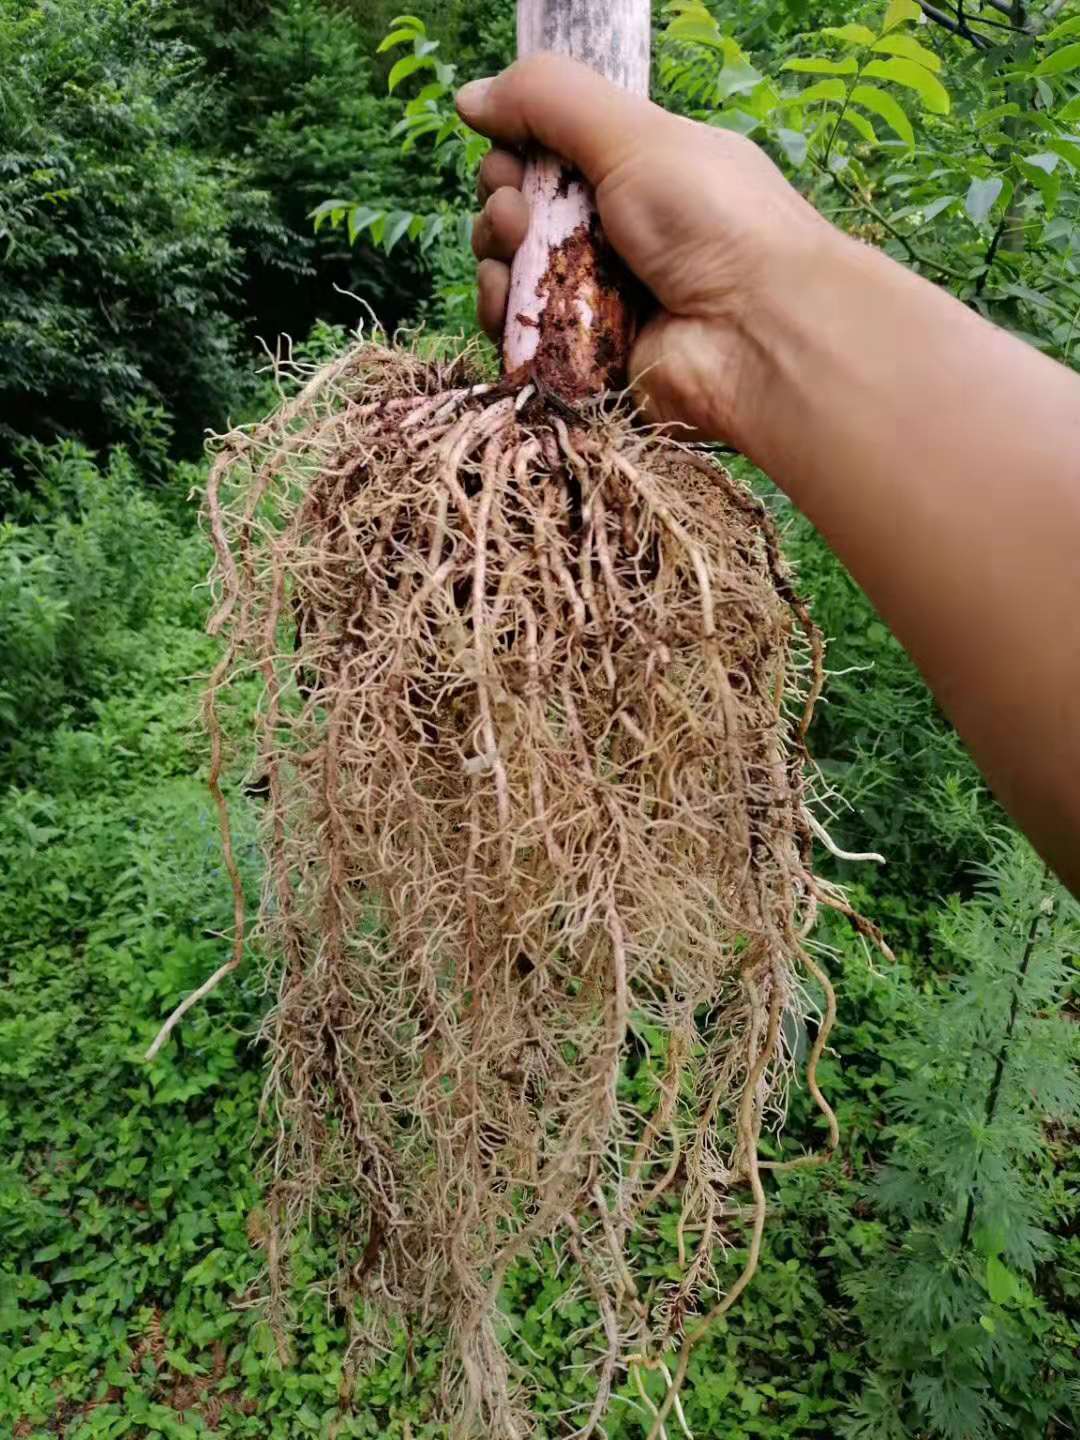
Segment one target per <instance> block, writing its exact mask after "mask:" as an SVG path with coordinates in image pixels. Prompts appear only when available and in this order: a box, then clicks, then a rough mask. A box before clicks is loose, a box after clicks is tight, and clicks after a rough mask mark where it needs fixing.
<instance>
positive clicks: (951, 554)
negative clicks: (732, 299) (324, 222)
mask: <svg viewBox="0 0 1080 1440" xmlns="http://www.w3.org/2000/svg"><path fill="white" fill-rule="evenodd" d="M755 325H756V329H755V333H754V334H753V335H752V336H750V337H749V341H748V343H749V346H750V349H751V353H752V360H751V362H750V363H749V364H748V367H747V372H746V373H747V375H748V376H750V377H752V384H753V388H754V390H755V392H756V394H755V397H754V398H748V399H747V402H746V410H747V413H748V414H749V416H750V417H751V421H750V424H749V426H748V428H747V432H746V434H745V435H743V436H740V439H741V441H742V443H743V445H744V448H746V449H747V451H748V453H749V454H750V455H751V457H752V458H753V459H754V460H755V462H756V463H757V464H759V465H760V466H761V467H762V468H763V469H764V470H765V471H766V472H767V473H768V474H770V475H771V476H772V477H773V478H774V479H775V480H776V482H777V483H778V484H779V485H781V486H782V488H784V489H785V490H786V491H787V492H788V493H789V494H790V496H791V497H792V499H793V500H794V501H795V503H796V504H798V505H799V506H800V508H801V509H803V510H804V511H805V512H806V513H807V514H808V515H809V517H810V518H811V519H812V520H813V521H814V522H815V524H816V525H817V526H818V527H819V528H820V529H821V531H822V532H823V534H824V535H825V536H826V538H827V539H828V540H829V542H830V543H831V545H832V546H833V548H834V549H835V550H836V551H837V552H838V554H839V555H840V556H841V558H842V559H843V560H844V561H845V563H846V564H847V565H848V566H849V568H850V569H851V571H852V573H853V574H854V575H855V577H856V578H857V579H858V580H859V582H860V583H861V584H862V585H863V586H864V588H865V589H866V590H867V592H868V593H869V595H870V597H871V599H872V600H873V601H874V602H875V604H876V605H877V606H878V608H879V609H880V611H881V613H882V615H883V616H884V618H885V619H886V620H887V621H888V622H889V624H890V625H891V626H892V627H893V628H894V630H895V631H896V633H897V635H898V636H899V637H900V639H901V640H902V641H903V643H904V644H905V645H906V646H907V648H908V649H909V651H910V653H911V654H912V656H913V657H914V659H915V660H916V662H917V663H918V665H919V666H920V668H921V669H922V670H923V673H924V674H925V676H926V678H927V680H928V681H929V683H930V684H931V686H932V687H933V689H934V691H935V692H936V694H937V696H938V698H939V700H940V701H941V703H942V705H943V707H944V708H945V709H946V711H947V712H948V713H949V714H950V716H951V717H952V719H953V721H954V723H955V724H956V726H957V728H958V729H959V731H960V732H961V734H962V735H963V736H964V738H965V739H966V741H967V742H968V744H969V745H970V747H971V749H972V751H973V753H974V754H975V756H976V758H977V759H978V760H979V762H980V764H981V765H982V767H983V769H984V771H985V772H986V774H987V776H988V778H989V780H990V782H991V784H992V785H993V786H994V788H995V790H996V792H997V794H998V795H999V797H1000V798H1001V800H1002V802H1003V803H1004V804H1005V805H1006V806H1008V807H1009V808H1010V809H1011V810H1012V812H1013V813H1014V814H1015V816H1016V818H1017V820H1018V821H1019V822H1020V823H1021V824H1022V825H1023V826H1025V827H1026V828H1027V829H1028V831H1029V833H1030V834H1031V835H1032V837H1033V839H1034V840H1035V841H1036V843H1038V844H1040V845H1041V847H1042V849H1043V851H1044V853H1045V854H1046V855H1047V857H1048V858H1049V859H1050V860H1051V861H1052V862H1053V863H1054V864H1055V865H1056V866H1057V867H1058V868H1059V869H1060V870H1061V871H1062V873H1063V874H1064V876H1065V878H1066V879H1067V880H1069V881H1070V883H1072V884H1073V885H1074V886H1076V887H1080V766H1078V764H1077V759H1078V754H1077V741H1078V737H1080V614H1078V611H1080V378H1078V377H1077V376H1076V375H1074V374H1073V373H1072V372H1071V371H1069V370H1067V369H1065V368H1064V367H1062V366H1059V365H1055V364H1054V363H1053V362H1051V361H1049V360H1046V359H1045V358H1044V357H1042V356H1040V355H1038V354H1037V353H1036V352H1035V351H1033V350H1031V349H1030V348H1029V347H1028V346H1026V345H1024V344H1023V343H1022V342H1020V341H1018V340H1016V339H1014V338H1013V337H1011V336H1009V335H1007V334H1005V333H1004V332H1003V331H1000V330H997V329H995V328H994V327H992V326H990V325H988V324H986V323H985V322H983V321H982V320H981V319H980V318H979V317H978V316H976V315H974V314H973V313H972V312H971V311H969V310H967V309H966V308H965V307H964V306H962V305H960V304H959V303H958V302H956V301H954V300H952V299H951V298H950V297H948V296H947V295H945V294H943V293H942V292H940V291H938V290H936V289H935V288H934V287H933V286H931V285H929V284H928V283H926V282H924V281H921V280H919V279H918V278H917V277H915V276H913V275H911V274H910V273H909V272H907V271H905V270H904V269H903V268H902V267H901V266H899V265H895V264H893V263H892V262H890V261H888V260H887V259H885V258H884V257H882V256H880V255H878V254H877V253H875V252H873V251H870V250H869V249H867V248H866V247H864V246H859V245H856V244H855V243H854V242H852V241H848V240H846V239H843V238H839V237H838V238H836V239H833V238H832V237H830V238H829V239H828V240H827V241H825V240H823V241H822V249H821V251H820V252H818V253H816V254H814V255H812V256H811V255H806V256H802V257H798V258H796V259H794V261H793V262H792V263H790V264H789V265H787V266H786V267H785V269H784V271H782V272H781V273H780V274H779V275H778V283H777V286H776V289H775V291H774V293H773V294H772V296H771V298H770V299H768V300H767V301H766V303H765V305H764V306H763V307H762V311H761V314H760V315H759V316H758V317H757V320H756V321H755Z"/></svg>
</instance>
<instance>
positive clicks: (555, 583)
mask: <svg viewBox="0 0 1080 1440" xmlns="http://www.w3.org/2000/svg"><path fill="white" fill-rule="evenodd" d="M302 378H303V380H304V382H305V383H303V384H302V386H301V387H300V388H298V390H297V391H296V393H295V395H294V398H292V399H291V400H290V401H289V402H288V403H287V404H286V405H285V406H284V407H283V408H282V409H281V410H280V411H279V412H278V414H277V415H276V416H275V417H274V418H273V419H272V420H270V421H268V422H266V423H265V424H264V425H261V426H257V427H253V428H247V429H242V430H240V431H237V432H234V433H233V434H232V435H230V436H228V437H225V438H224V439H223V440H222V441H221V442H220V443H219V454H218V458H217V461H216V464H215V466H214V470H213V474H212V478H211V483H210V489H209V513H210V520H211V527H212V532H213V537H214V541H215V546H216V551H217V562H218V563H217V584H218V594H217V601H218V606H217V611H216V615H215V618H214V621H213V628H214V629H215V631H217V632H219V633H222V634H223V635H224V636H225V637H226V640H227V648H226V652H225V654H224V656H223V659H222V661H221V664H220V665H219V667H218V670H217V672H216V673H215V676H214V678H213V682H212V685H211V688H210V693H209V698H208V715H209V723H210V729H211V734H212V738H213V741H214V747H215V765H214V785H215V788H217V787H219V782H220V774H221V765H222V760H221V756H222V745H223V741H222V726H221V720H220V716H221V711H222V701H223V696H224V694H225V693H226V692H227V691H228V690H229V687H230V686H232V685H233V684H234V683H235V682H238V681H243V680H244V679H245V677H249V676H251V675H252V673H255V674H256V675H258V676H261V684H260V687H259V694H260V699H259V702H258V704H257V705H256V706H255V707H254V713H253V715H252V717H251V718H252V721H253V726H252V733H253V736H254V747H253V750H252V752H251V754H250V756H249V758H250V762H251V765H252V767H253V768H252V772H251V773H252V774H258V775H260V776H263V777H265V789H266V790H267V792H268V803H267V811H266V819H265V849H266V855H267V861H268V863H267V870H266V892H265V896H264V901H263V905H262V908H261V918H260V927H259V928H260V933H261V939H262V945H263V947H264V949H265V951H266V953H267V954H268V955H269V956H270V957H271V960H270V963H271V966H272V974H273V985H274V988H275V991H276V995H277V1000H276V1005H275V1006H274V1008H273V1010H272V1013H271V1015H270V1017H269V1020H268V1022H267V1031H266V1033H267V1036H268V1039H269V1043H270V1048H271V1055H272V1070H271V1076H270V1082H269V1099H270V1101H271V1104H272V1108H273V1113H274V1115H275V1118H276V1122H277V1123H276V1129H277V1144H276V1149H275V1152H274V1154H273V1157H272V1173H271V1177H270V1197H269V1204H268V1215H269V1220H270V1224H271V1226H272V1227H273V1231H274V1233H273V1237H272V1242H271V1243H270V1244H269V1246H268V1251H269V1254H270V1257H271V1272H272V1273H271V1281H272V1287H271V1288H272V1297H271V1304H272V1307H273V1312H274V1314H275V1315H276V1316H277V1318H279V1319H280V1318H282V1315H283V1307H284V1296H285V1295H287V1293H288V1282H287V1276H286V1274H285V1272H284V1265H283V1261H282V1258H281V1257H284V1256H285V1255H286V1254H287V1252H288V1242H289V1238H290V1235H291V1234H292V1233H293V1230H294V1228H295V1226H296V1225H297V1223H298V1222H299V1221H301V1220H302V1219H305V1218H306V1217H307V1216H308V1215H309V1214H310V1213H311V1212H312V1211H313V1210H319V1209H329V1210H331V1211H332V1212H333V1213H334V1215H335V1216H336V1217H337V1224H338V1225H339V1226H340V1227H343V1228H341V1229H340V1234H341V1237H342V1239H341V1246H340V1253H341V1266H340V1270H339V1273H338V1274H337V1275H336V1276H335V1277H333V1278H334V1285H335V1290H336V1293H337V1295H338V1296H339V1297H340V1298H344V1299H345V1300H346V1301H347V1302H348V1306H349V1309H350V1311H351V1312H352V1313H353V1314H355V1315H356V1316H358V1317H360V1318H359V1322H358V1323H359V1324H360V1326H361V1329H362V1330H363V1331H364V1332H365V1333H366V1334H367V1335H368V1336H369V1337H376V1336H377V1335H378V1333H379V1331H380V1328H381V1327H392V1326H393V1325H394V1324H395V1323H399V1322H401V1321H402V1320H407V1321H408V1322H409V1323H410V1324H419V1325H428V1326H431V1327H434V1328H440V1329H442V1330H445V1331H448V1333H449V1335H450V1338H451V1344H450V1346H449V1347H448V1351H447V1354H448V1357H449V1358H448V1360H447V1365H446V1374H445V1381H444V1389H443V1397H442V1402H441V1403H442V1411H441V1413H443V1414H444V1415H445V1416H446V1417H447V1418H450V1417H453V1419H454V1423H455V1424H456V1425H457V1426H458V1427H459V1428H460V1430H461V1432H462V1433H469V1434H471V1433H478V1434H484V1435H490V1436H497V1437H499V1440H507V1437H513V1436H523V1435H525V1434H527V1433H529V1430H530V1420H529V1418H528V1416H529V1404H528V1400H529V1396H528V1389H529V1387H528V1378H527V1375H525V1374H523V1373H522V1372H521V1371H520V1370H519V1369H518V1368H517V1367H515V1365H514V1364H513V1363H512V1362H511V1360H510V1358H509V1357H508V1354H507V1351H506V1349H505V1347H504V1344H503V1339H504V1338H505V1336H506V1333H507V1326H506V1325H505V1324H504V1323H503V1317H502V1314H501V1311H500V1305H499V1299H500V1291H501V1290H502V1289H503V1285H504V1280H505V1277H506V1276H507V1273H508V1271H509V1269H510V1267H511V1266H512V1265H513V1264H514V1263H515V1261H517V1260H519V1259H521V1258H523V1257H527V1256H528V1255H530V1254H532V1253H536V1252H538V1251H539V1249H540V1248H541V1247H550V1248H549V1249H547V1250H546V1251H545V1253H548V1254H549V1255H551V1254H553V1255H554V1256H555V1257H557V1260H556V1263H559V1264H563V1265H565V1266H567V1267H570V1272H568V1273H572V1274H573V1275H574V1277H575V1281H576V1285H577V1287H578V1289H579V1290H580V1293H581V1296H582V1297H583V1301H584V1303H585V1306H586V1309H587V1313H589V1314H590V1315H591V1316H592V1328H593V1329H594V1331H595V1336H594V1339H595V1340H596V1341H597V1342H598V1343H597V1344H596V1345H595V1347H594V1353H595V1354H596V1355H597V1357H598V1358H597V1363H596V1376H597V1382H596V1386H595V1402H594V1403H593V1404H592V1408H591V1413H590V1412H583V1413H582V1415H580V1416H579V1417H578V1419H577V1421H575V1423H576V1424H577V1425H578V1426H579V1428H578V1430H577V1432H576V1433H578V1434H579V1435H582V1436H584V1435H586V1434H589V1433H592V1430H593V1429H594V1428H595V1427H596V1426H597V1424H598V1423H599V1420H600V1418H601V1416H602V1415H603V1413H604V1410H605V1408H606V1405H607V1401H608V1399H609V1397H610V1393H611V1390H612V1387H613V1385H614V1384H615V1383H616V1382H617V1380H618V1379H619V1378H620V1376H621V1373H622V1371H623V1369H624V1367H627V1366H631V1365H641V1366H650V1365H651V1366H653V1368H656V1367H658V1366H659V1367H661V1368H662V1367H663V1365H666V1364H668V1363H669V1362H670V1364H671V1366H673V1367H674V1369H675V1372H676V1373H675V1375H674V1376H673V1377H672V1378H673V1380H674V1381H675V1382H676V1383H674V1384H672V1386H671V1387H670V1388H669V1390H668V1393H667V1399H666V1400H665V1402H664V1404H663V1406H662V1407H660V1410H659V1412H657V1410H656V1407H655V1406H652V1402H649V1404H650V1406H651V1408H652V1409H653V1412H654V1416H655V1419H654V1434H657V1435H659V1434H660V1433H661V1431H662V1427H663V1424H664V1420H665V1417H666V1416H667V1414H668V1412H670V1411H671V1409H672V1407H674V1408H675V1410H676V1411H677V1412H678V1414H679V1417H680V1418H681V1411H680V1410H679V1404H678V1400H677V1382H678V1381H679V1380H680V1379H681V1374H680V1372H681V1373H682V1374H684V1373H685V1368H686V1360H687V1358H688V1356H689V1351H690V1348H691V1347H692V1344H693V1342H694V1340H695V1339H696V1338H697V1337H698V1335H699V1334H700V1333H702V1332H703V1329H704V1327H705V1325H706V1324H707V1323H708V1321H709V1319H710V1318H712V1317H714V1316H715V1315H716V1314H718V1313H719V1312H720V1311H721V1310H722V1309H723V1308H724V1307H726V1306H727V1305H728V1304H730V1303H731V1302H732V1301H733V1300H734V1298H735V1296H736V1295H737V1293H738V1291H739V1290H740V1289H741V1288H742V1287H743V1285H744V1283H745V1281H746V1279H747V1278H748V1276H747V1275H744V1276H743V1278H742V1279H741V1280H740V1281H739V1282H738V1283H737V1284H736V1285H735V1286H734V1287H729V1288H728V1290H727V1292H726V1294H721V1293H720V1292H719V1289H718V1283H717V1275H716V1271H715V1269H714V1262H715V1260H716V1258H717V1256H718V1254H719V1253H720V1252H721V1247H722V1245H723V1243H724V1240H725V1231H726V1232H727V1233H728V1234H729V1235H730V1234H731V1233H732V1232H731V1228H730V1227H731V1225H732V1216H733V1215H738V1216H740V1217H742V1218H744V1219H748V1221H749V1226H750V1232H749V1233H750V1243H751V1264H752V1263H753V1260H754V1259H755V1258H756V1254H757V1247H758V1245H759V1243H760V1236H761V1227H762V1224H763V1222H764V1210H765V1198H764V1191H763V1188H762V1179H761V1168H762V1165H761V1162H759V1160H758V1139H759V1135H760V1133H761V1130H762V1127H763V1125H767V1124H769V1123H771V1121H772V1118H773V1117H774V1116H778V1114H779V1109H780V1102H781V1098H782V1095H781V1092H782V1090H783V1085H784V1080H785V1076H786V1073H787V1071H788V1069H789V1068H790V1066H789V1057H788V1056H787V1054H786V1043H787V1042H786V1038H785V1037H788V1036H790V1034H791V1033H793V1029H792V1026H791V1024H790V1022H789V1021H788V1020H786V1018H785V1017H788V1016H790V1015H791V1014H792V1013H793V1012H796V1013H798V1012H802V1011H804V1010H805V1008H806V1002H805V996H804V993H803V992H804V985H805V982H806V980H807V979H808V977H814V978H815V979H816V981H817V982H818V985H819V987H820V988H819V993H822V994H824V995H825V996H826V1003H825V1006H824V1011H823V1014H822V1017H821V1023H820V1024H819V1025H818V1027H817V1044H816V1046H815V1048H814V1051H813V1053H812V1055H811V1074H810V1083H811V1088H812V1089H813V1091H814V1093H815V1096H816V1097H817V1098H818V1099H819V1100H820V1103H821V1104H822V1106H823V1108H824V1109H825V1111H826V1114H827V1115H828V1116H829V1121H830V1125H831V1126H833V1128H834V1122H833V1121H832V1118H831V1112H829V1111H828V1109H827V1106H826V1105H825V1102H824V1100H823V1099H821V1097H820V1091H819V1090H818V1089H817V1085H816V1079H815V1078H814V1069H815V1067H816V1061H817V1057H818V1055H819V1054H820V1052H821V1048H822V1047H823V1046H824V1044H825V1040H826V1036H827V1031H828V1026H829V1024H830V1023H831V1018H832V1009H833V1004H832V992H831V989H830V987H829V985H828V981H827V979H826V977H825V976H824V974H823V973H822V971H821V969H820V966H819V963H818V961H817V960H815V959H814V958H813V957H812V956H811V954H810V953H809V952H808V947H807V937H808V935H809V932H810V929H811V926H812V925H813V922H814V918H815V912H816V910H817V908H818V906H819V904H820V903H826V904H835V905H838V906H840V907H841V908H844V902H843V901H842V900H841V899H840V897H839V896H838V895H837V894H836V893H835V892H834V891H831V890H829V889H828V888H827V887H825V886H824V885H823V884H822V883H821V882H820V881H819V880H817V879H816V878H815V877H814V875H813V874H812V872H811V868H810V851H811V845H812V826H813V824H814V822H813V821H812V819H811V817H810V815H809V812H808V809H807V803H806V794H805V776H806V752H805V745H804V740H805V735H806V729H807V725H808V723H809V717H810V712H811V710H812V707H813V703H814V701H815V699H816V697H817V694H818V691H819V689H820V683H821V645H820V642H819V638H818V635H817V632H816V631H815V630H814V628H813V626H812V624H811V623H810V619H809V616H808V614H807V612H806V610H805V608H804V607H803V606H802V604H801V603H800V602H799V601H798V599H797V598H796V595H795V593H794V591H793V589H792V585H791V581H790V579H789V577H788V575H787V573H786V571H785V569H784V567H783V564H782V561H781V559H780V557H779V554H778V550H777V544H776V537H775V534H774V531H773V528H772V525H771V523H770V521H769V518H768V516H767V514H766V512H765V511H764V509H763V508H762V506H761V505H760V504H759V503H758V501H757V500H755V499H754V498H753V497H752V496H751V494H750V493H749V492H748V491H746V490H745V489H744V488H743V487H742V486H740V485H739V484H737V483H736V482H735V481H734V480H733V479H732V478H731V477H730V476H729V475H728V474H727V473H726V472H725V471H724V470H723V469H721V468H720V467H719V466H717V465H716V464H715V463H714V462H713V461H711V460H710V459H708V458H706V457H705V456H704V455H703V454H701V453H697V452H695V451H694V450H693V449H691V448H689V447H687V446H682V445H679V444H676V443H675V442H674V441H673V440H671V439H670V438H665V437H663V436H660V435H657V434H655V433H649V432H646V431H642V430H641V429H639V428H635V426H634V424H633V423H632V417H631V416H630V415H629V413H628V411H627V409H626V408H625V406H618V405H606V406H605V405H604V404H601V403H599V402H597V403H595V404H593V405H591V406H590V408H589V410H588V413H583V414H578V413H576V412H575V411H572V410H569V409H568V408H567V407H565V406H563V405H561V404H558V403H556V402H553V401H552V400H551V399H550V398H549V397H547V396H546V395H544V394H543V393H538V392H537V390H536V388H535V387H534V386H531V385H527V386H525V387H524V388H520V387H518V388H511V387H507V386H505V385H504V386H502V387H498V386H496V387H492V386H483V385H477V384H476V383H475V374H474V373H473V370H472V362H471V361H470V360H469V359H468V358H466V359H464V360H462V359H455V360H453V361H446V362H439V361H421V360H419V359H417V358H416V357H415V356H413V355H411V354H409V353H406V352H404V351H402V350H399V349H396V348H387V347H383V346H381V345H377V344H371V343H362V344H359V345H357V346H355V347H354V348H353V349H352V350H350V351H349V353H348V354H346V355H345V356H343V357H342V358H341V359H339V360H337V361H335V362H334V363H333V364H331V365H329V366H326V367H324V368H322V369H319V370H318V371H315V372H313V373H312V374H310V375H307V376H304V377H302ZM219 793H220V791H219ZM234 877H235V867H234ZM745 1186H748V1187H749V1204H747V1203H746V1200H747V1197H746V1195H745V1194H742V1195H741V1196H740V1194H739V1193H738V1192H739V1188H740V1187H745ZM733 1192H734V1193H733ZM665 1223H666V1225H667V1229H666V1231H665V1233H666V1234H667V1236H668V1240H669V1244H670V1246H671V1251H672V1254H671V1259H672V1264H673V1266H674V1268H673V1269H672V1270H671V1271H670V1274H671V1278H667V1279H663V1280H661V1281H660V1282H656V1281H650V1282H649V1283H648V1284H646V1283H645V1282H644V1281H643V1280H642V1279H641V1277H640V1276H639V1275H638V1274H636V1273H635V1260H634V1256H635V1253H637V1249H638V1247H639V1246H640V1242H641V1240H642V1237H643V1236H649V1235H652V1236H656V1235H658V1234H659V1233H660V1227H661V1225H663V1224H665ZM672 1225H673V1226H674V1229H672ZM738 1233H741V1231H740V1232H738ZM672 1234H674V1237H675V1238H674V1240H673V1241H672V1240H671V1238H670V1237H671V1236H672ZM631 1242H633V1243H631ZM676 1276H677V1278H675V1277H676ZM667 1351H673V1353H672V1354H671V1355H670V1356H669V1359H668V1361H665V1360H664V1358H663V1357H664V1355H665V1352H667ZM669 1373H670V1372H669ZM571 1428H572V1427H571Z"/></svg>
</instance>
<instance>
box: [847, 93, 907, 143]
mask: <svg viewBox="0 0 1080 1440" xmlns="http://www.w3.org/2000/svg"><path fill="white" fill-rule="evenodd" d="M851 101H852V104H854V105H861V106H862V107H863V109H864V110H870V111H872V112H873V113H874V114H875V115H879V116H880V117H881V119H882V120H884V121H885V124H886V125H888V127H889V129H890V130H892V131H893V132H894V133H895V134H897V135H899V137H900V139H901V140H903V142H904V144H905V145H914V144H915V131H914V130H913V129H912V127H911V121H910V120H909V119H908V117H907V115H906V113H905V112H904V110H903V108H902V106H901V105H900V104H899V102H898V101H896V100H894V99H893V97H892V96H891V95H890V94H889V93H888V91H887V90H879V89H878V87H877V86H876V85H856V86H855V88H854V90H852V92H851Z"/></svg>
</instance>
